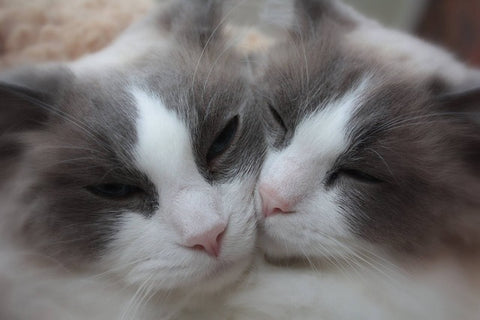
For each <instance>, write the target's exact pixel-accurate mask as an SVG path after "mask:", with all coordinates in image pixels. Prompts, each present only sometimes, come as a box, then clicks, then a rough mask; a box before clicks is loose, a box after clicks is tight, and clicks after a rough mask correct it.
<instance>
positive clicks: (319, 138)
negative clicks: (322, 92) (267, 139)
mask: <svg viewBox="0 0 480 320" xmlns="http://www.w3.org/2000/svg"><path fill="white" fill-rule="evenodd" d="M368 83H369V78H368V77H367V78H365V79H364V80H362V81H361V82H360V83H359V84H358V85H357V86H356V87H354V88H353V89H351V90H350V91H348V92H347V93H346V94H344V95H343V96H342V97H340V98H338V99H336V100H334V101H331V102H328V103H327V104H326V106H325V108H323V109H321V110H319V111H318V112H316V113H314V114H312V115H311V116H309V117H307V118H306V119H304V120H303V121H302V122H300V124H299V125H298V126H297V129H296V130H295V134H294V136H293V138H292V140H291V142H290V144H289V145H288V146H287V147H286V148H285V149H284V150H282V151H280V152H278V153H274V154H271V155H270V156H269V157H268V159H267V161H266V162H265V165H264V169H263V171H262V177H265V179H268V182H269V183H273V184H274V185H276V186H277V187H278V188H281V189H284V188H288V189H290V187H289V186H291V188H292V190H291V191H289V192H294V190H297V191H295V192H296V193H299V194H300V193H303V191H304V189H305V188H307V187H312V183H313V181H319V180H320V181H321V180H322V179H321V176H322V175H323V174H325V173H326V171H327V170H329V169H330V167H331V165H332V164H333V162H334V161H335V160H336V159H337V158H338V156H339V155H340V154H342V153H343V152H344V151H345V150H346V149H347V148H348V145H349V141H348V131H349V128H348V123H349V121H350V119H351V118H352V115H353V114H354V112H355V110H357V108H358V106H359V105H360V104H361V99H362V94H363V93H365V91H366V89H367V86H368ZM310 180H312V181H310ZM295 181H296V182H297V183H294V182H295Z"/></svg>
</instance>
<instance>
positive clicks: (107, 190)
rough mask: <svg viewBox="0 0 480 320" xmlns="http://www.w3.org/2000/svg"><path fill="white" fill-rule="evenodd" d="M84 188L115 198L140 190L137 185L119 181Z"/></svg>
mask: <svg viewBox="0 0 480 320" xmlns="http://www.w3.org/2000/svg"><path fill="white" fill-rule="evenodd" d="M85 188H86V189H87V190H88V191H90V192H91V193H93V194H94V195H96V196H99V197H103V198H108V199H117V200H119V199H124V198H128V197H130V196H133V195H134V194H137V193H139V192H141V191H142V190H141V189H140V188H138V187H135V186H131V185H127V184H120V183H104V184H97V185H92V186H87V187H85Z"/></svg>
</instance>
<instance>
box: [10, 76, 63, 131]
mask: <svg viewBox="0 0 480 320" xmlns="http://www.w3.org/2000/svg"><path fill="white" fill-rule="evenodd" d="M71 77H72V76H71V74H70V73H69V72H67V71H66V69H64V68H60V67H59V68H48V69H45V70H42V69H41V68H22V69H18V70H13V71H10V72H6V73H4V74H2V75H0V136H1V135H5V134H7V133H12V132H18V131H23V130H28V129H33V128H37V127H39V126H41V125H42V124H44V123H45V122H46V121H47V119H48V118H49V116H50V114H51V113H52V104H53V103H54V101H55V100H56V98H57V97H58V95H59V94H60V92H61V91H62V88H63V87H64V86H65V84H66V83H67V82H68V81H69V80H71Z"/></svg>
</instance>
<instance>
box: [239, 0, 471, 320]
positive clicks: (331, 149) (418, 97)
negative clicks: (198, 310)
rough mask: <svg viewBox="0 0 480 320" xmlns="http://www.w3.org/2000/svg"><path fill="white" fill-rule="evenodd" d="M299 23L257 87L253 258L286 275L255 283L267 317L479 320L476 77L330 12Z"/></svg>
mask: <svg viewBox="0 0 480 320" xmlns="http://www.w3.org/2000/svg"><path fill="white" fill-rule="evenodd" d="M295 19H296V23H295V24H294V26H293V27H292V28H290V30H288V33H287V34H286V35H285V37H286V39H287V40H286V41H284V42H283V43H281V44H279V45H278V46H276V47H274V48H272V49H271V50H270V53H269V55H268V58H267V59H266V66H265V67H264V68H262V72H263V75H262V76H261V77H260V78H259V80H258V81H257V82H256V86H257V87H258V91H259V92H258V94H259V96H260V97H261V99H263V101H264V103H263V106H261V107H260V106H259V108H261V110H262V112H263V116H264V123H265V126H266V131H267V135H268V140H269V142H270V146H271V148H270V152H269V154H268V155H267V157H266V160H265V163H264V166H263V169H262V172H261V175H260V179H259V183H258V191H259V194H260V197H261V200H262V205H261V209H260V211H261V212H262V215H263V216H264V219H263V221H262V223H261V226H260V227H261V232H260V239H259V245H260V247H261V248H262V250H263V251H264V252H265V254H266V255H267V256H268V257H270V259H271V261H274V262H282V263H284V264H285V263H286V264H287V265H290V266H291V267H290V268H285V269H284V271H283V274H282V271H281V270H280V269H275V268H273V267H270V269H271V270H270V271H269V272H268V273H267V272H263V271H262V272H260V273H259V275H258V281H260V282H262V283H263V287H262V286H260V285H257V287H259V288H261V289H259V290H258V292H257V293H258V295H259V296H264V297H265V296H266V295H268V296H269V297H268V298H267V299H266V300H264V301H263V307H264V308H263V311H265V310H267V309H268V308H269V307H268V306H270V309H269V310H270V312H266V314H269V315H270V316H271V318H272V319H291V318H294V317H295V316H298V318H299V319H300V318H301V319H319V318H320V319H436V320H438V319H478V317H479V315H480V309H479V307H478V301H479V297H480V290H478V289H479V288H480V281H479V279H478V276H476V273H477V272H476V271H475V270H476V269H477V268H478V263H479V261H478V259H477V261H475V256H476V253H475V252H478V251H476V250H477V249H476V248H478V232H479V231H480V199H479V198H478V195H479V194H480V154H479V152H480V128H479V118H478V111H479V106H480V73H479V72H478V71H476V70H472V69H469V68H468V67H466V66H464V65H462V64H460V63H459V62H457V61H455V60H454V59H453V58H452V57H450V55H449V54H448V53H445V52H444V51H442V50H441V49H438V48H436V47H433V46H431V45H429V44H426V43H423V42H422V41H420V40H416V39H415V38H413V37H411V36H408V35H404V34H402V33H399V32H395V31H392V30H388V29H386V28H384V27H382V26H380V25H378V24H377V23H375V22H372V21H370V20H368V19H366V18H364V17H362V16H361V15H360V14H358V13H356V12H355V11H353V10H352V9H350V8H349V7H347V6H345V5H343V4H341V3H339V2H336V1H321V0H298V1H295ZM449 250H452V251H449ZM469 250H472V251H470V252H469ZM465 252H467V253H469V254H470V255H469V254H466V255H465ZM472 252H473V254H472ZM456 255H458V256H456ZM407 258H408V259H407ZM457 258H458V260H459V261H460V260H462V261H461V262H459V261H457ZM464 258H465V259H466V260H469V259H470V258H471V259H472V260H473V261H472V262H471V263H472V264H471V265H470V266H469V268H470V269H469V268H468V267H465V266H464V265H462V263H463V262H464V261H463V259H464ZM301 260H306V262H307V263H311V264H312V265H313V267H314V268H317V269H318V272H316V271H315V270H312V271H308V270H304V269H302V268H300V269H297V268H295V267H293V266H292V263H293V262H295V265H297V263H299V262H300V263H301V262H302V261H301ZM329 260H330V261H331V262H332V264H334V265H339V266H338V267H337V268H333V269H332V268H326V267H324V265H325V263H326V262H328V261H329ZM467 262H469V261H467ZM300 265H301V264H300ZM475 265H476V266H477V267H475ZM261 268H267V269H268V266H265V265H264V266H262V267H260V269H261ZM262 273H263V275H264V276H262V275H261V274H262ZM295 273H296V274H297V276H296V277H295V276H294V274H295ZM315 273H316V274H317V276H315ZM268 278H269V279H270V282H269V281H268ZM273 279H276V281H277V282H278V283H277V284H275V282H274V281H273ZM262 292H263V295H262ZM249 295H250V296H251V295H252V293H249ZM240 300H241V301H242V302H241V303H243V304H245V303H246V302H245V301H246V300H247V301H248V295H247V294H246V295H245V296H244V297H243V298H241V299H240ZM288 304H290V305H291V308H290V312H291V313H289V309H288V308H286V309H282V306H285V305H288ZM252 309H253V308H252ZM291 310H295V312H292V311H291ZM256 312H259V313H261V312H262V310H261V308H260V307H258V308H257V309H256ZM274 315H275V316H274ZM265 318H266V319H267V318H268V317H265Z"/></svg>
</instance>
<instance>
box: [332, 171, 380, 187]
mask: <svg viewBox="0 0 480 320" xmlns="http://www.w3.org/2000/svg"><path fill="white" fill-rule="evenodd" d="M340 176H345V177H348V178H351V179H354V180H357V181H359V182H363V183H380V182H383V181H382V180H380V179H378V178H376V177H374V176H372V175H369V174H367V173H365V172H362V171H359V170H355V169H348V168H341V169H338V170H336V171H335V172H333V173H332V174H330V176H329V177H328V180H327V185H331V184H333V183H334V182H335V181H336V180H337V179H338V178H339V177H340Z"/></svg>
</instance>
